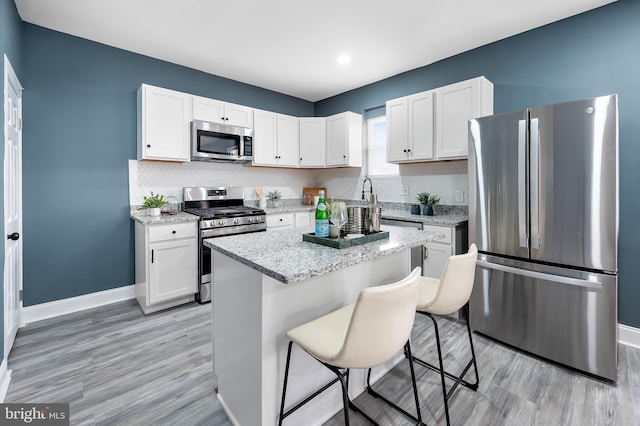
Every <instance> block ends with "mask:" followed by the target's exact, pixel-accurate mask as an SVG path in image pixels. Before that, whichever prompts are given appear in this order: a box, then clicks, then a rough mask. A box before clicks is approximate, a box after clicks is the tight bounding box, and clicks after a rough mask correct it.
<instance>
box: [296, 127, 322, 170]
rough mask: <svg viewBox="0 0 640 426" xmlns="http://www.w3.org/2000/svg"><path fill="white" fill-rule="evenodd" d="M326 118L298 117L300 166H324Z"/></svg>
mask: <svg viewBox="0 0 640 426" xmlns="http://www.w3.org/2000/svg"><path fill="white" fill-rule="evenodd" d="M326 124H327V120H326V119H325V118H321V117H320V118H315V117H305V118H299V119H298V130H299V131H298V147H299V152H300V162H299V163H298V165H299V166H300V167H324V166H325V163H326V160H325V158H326V157H325V155H326V145H327V139H326Z"/></svg>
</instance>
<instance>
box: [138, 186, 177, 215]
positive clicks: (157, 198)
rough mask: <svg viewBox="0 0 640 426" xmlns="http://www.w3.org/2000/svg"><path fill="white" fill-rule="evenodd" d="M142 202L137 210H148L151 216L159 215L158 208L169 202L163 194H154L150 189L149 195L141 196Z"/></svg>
mask: <svg viewBox="0 0 640 426" xmlns="http://www.w3.org/2000/svg"><path fill="white" fill-rule="evenodd" d="M143 199H144V202H143V203H142V205H141V206H140V207H138V210H149V212H150V213H151V216H160V209H161V208H162V207H164V206H165V205H167V204H169V201H168V200H165V198H164V195H160V194H154V193H153V191H151V196H150V197H147V196H146V195H145V196H143Z"/></svg>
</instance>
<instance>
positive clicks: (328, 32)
mask: <svg viewBox="0 0 640 426" xmlns="http://www.w3.org/2000/svg"><path fill="white" fill-rule="evenodd" d="M613 1H615V0H536V1H531V0H526V1H525V0H483V1H478V0H448V1H443V0H396V1H392V0H323V1H316V2H315V3H311V2H308V1H307V0H271V1H266V0H227V1H219V0H134V1H132V0H46V1H43V0H15V3H16V6H17V8H18V13H19V14H20V17H21V18H22V19H23V20H24V21H26V22H30V23H33V24H36V25H39V26H42V27H46V28H50V29H53V30H56V31H60V32H63V33H67V34H72V35H74V36H78V37H82V38H85V39H89V40H93V41H97V42H99V43H104V44H106V45H109V46H114V47H118V48H121V49H125V50H129V51H132V52H136V53H140V54H143V55H147V56H151V57H154V58H158V59H162V60H165V61H168V62H172V63H175V64H180V65H184V66H187V67H190V68H195V69H197V70H201V71H204V72H207V73H210V74H215V75H219V76H222V77H227V78H230V79H233V80H237V81H241V82H243V83H248V84H252V85H255V86H259V87H263V88H266V89H270V90H274V91H276V92H280V93H285V94H287V95H291V96H295V97H298V98H301V99H305V100H308V101H317V100H321V99H325V98H328V97H331V96H333V95H337V94H339V93H343V92H345V91H348V90H351V89H355V88H357V87H361V86H364V85H366V84H369V83H373V82H375V81H378V80H382V79H384V78H386V77H390V76H393V75H396V74H399V73H401V72H404V71H409V70H412V69H415V68H419V67H421V66H424V65H428V64H431V63H434V62H436V61H439V60H441V59H444V58H447V57H450V56H453V55H456V54H458V53H462V52H464V51H467V50H470V49H473V48H476V47H479V46H482V45H485V44H487V43H491V42H494V41H497V40H500V39H503V38H506V37H510V36H512V35H515V34H518V33H521V32H524V31H527V30H530V29H533V28H536V27H539V26H542V25H545V24H548V23H551V22H554V21H558V20H560V19H563V18H567V17H570V16H573V15H576V14H579V13H582V12H585V11H587V10H590V9H594V8H596V7H599V6H602V5H605V4H608V3H612V2H613ZM345 53H347V54H349V55H350V56H351V58H352V60H351V62H350V63H349V64H347V65H340V64H338V63H337V61H336V59H337V57H338V56H339V55H341V54H345Z"/></svg>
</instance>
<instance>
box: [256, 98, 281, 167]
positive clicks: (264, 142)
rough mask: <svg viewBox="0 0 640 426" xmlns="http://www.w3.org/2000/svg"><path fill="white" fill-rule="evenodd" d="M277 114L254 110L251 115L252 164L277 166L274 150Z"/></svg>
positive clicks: (275, 149) (275, 151)
mask: <svg viewBox="0 0 640 426" xmlns="http://www.w3.org/2000/svg"><path fill="white" fill-rule="evenodd" d="M276 116H277V114H276V113H274V112H269V111H262V110H255V111H254V114H253V164H255V165H261V166H275V165H277V164H278V159H277V158H276V156H277V152H278V151H277V148H276V143H277V141H276V132H277V118H276Z"/></svg>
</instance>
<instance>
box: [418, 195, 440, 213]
mask: <svg viewBox="0 0 640 426" xmlns="http://www.w3.org/2000/svg"><path fill="white" fill-rule="evenodd" d="M417 198H418V202H419V203H420V204H422V205H423V206H422V214H423V215H424V216H433V206H435V205H436V204H438V203H439V202H440V197H438V196H437V195H435V194H430V193H428V192H420V193H419V194H418V196H417Z"/></svg>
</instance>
